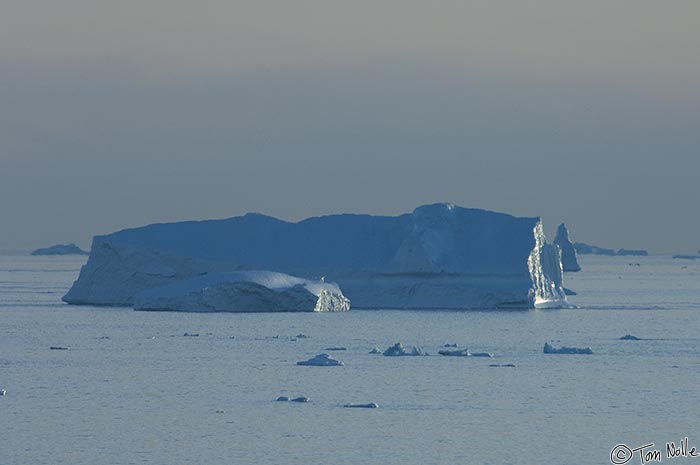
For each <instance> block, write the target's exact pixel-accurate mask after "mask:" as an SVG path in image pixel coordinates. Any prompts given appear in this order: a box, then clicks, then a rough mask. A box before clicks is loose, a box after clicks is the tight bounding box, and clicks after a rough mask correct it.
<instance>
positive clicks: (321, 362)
mask: <svg viewBox="0 0 700 465" xmlns="http://www.w3.org/2000/svg"><path fill="white" fill-rule="evenodd" d="M297 365H302V366H312V367H342V366H345V364H344V363H343V362H340V361H338V360H336V359H334V358H331V356H330V355H328V354H318V355H317V356H315V357H313V358H310V359H308V360H303V361H301V362H297Z"/></svg>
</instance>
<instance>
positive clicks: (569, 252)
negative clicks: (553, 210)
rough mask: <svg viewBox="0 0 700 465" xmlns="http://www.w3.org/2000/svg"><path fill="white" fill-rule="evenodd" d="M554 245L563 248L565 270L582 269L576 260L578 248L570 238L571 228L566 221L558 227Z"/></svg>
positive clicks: (562, 255)
mask: <svg viewBox="0 0 700 465" xmlns="http://www.w3.org/2000/svg"><path fill="white" fill-rule="evenodd" d="M554 245H556V246H557V247H559V250H561V265H562V268H563V270H564V271H581V267H580V266H579V264H578V261H577V260H576V250H575V249H574V244H572V243H571V240H570V239H569V230H568V229H566V225H565V224H564V223H562V224H560V225H559V227H558V228H557V235H556V236H555V237H554Z"/></svg>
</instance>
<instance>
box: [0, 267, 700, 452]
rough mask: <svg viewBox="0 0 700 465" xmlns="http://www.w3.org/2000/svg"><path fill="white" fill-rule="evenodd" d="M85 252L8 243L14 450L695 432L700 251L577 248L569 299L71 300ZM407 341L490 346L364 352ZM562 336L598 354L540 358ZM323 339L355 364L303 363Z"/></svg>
mask: <svg viewBox="0 0 700 465" xmlns="http://www.w3.org/2000/svg"><path fill="white" fill-rule="evenodd" d="M84 260H85V259H84V258H82V257H31V256H26V255H24V256H22V255H7V254H6V255H2V256H0V388H4V389H6V390H7V395H6V396H4V397H0V427H1V428H0V431H1V433H0V464H2V465H20V464H22V465H24V464H52V465H61V464H65V465H75V464H141V463H143V464H261V465H263V464H282V463H284V464H288V465H294V464H304V465H308V464H375V463H376V464H384V465H387V464H401V465H406V464H506V463H513V464H544V463H548V464H605V463H610V451H611V449H612V448H613V446H615V445H616V444H619V443H624V444H627V445H629V447H630V448H634V447H637V446H641V445H645V444H649V443H654V444H655V447H657V448H658V449H663V455H664V459H663V461H664V463H674V462H678V463H686V461H683V460H677V459H670V460H667V459H666V458H665V443H666V442H667V441H676V442H678V440H679V439H681V438H683V437H685V436H688V437H689V442H690V443H691V445H693V444H695V445H697V446H698V447H699V448H700V429H699V428H698V426H700V389H698V386H699V385H700V331H699V330H700V262H692V261H681V260H672V259H670V258H668V257H649V258H635V257H627V258H619V257H618V258H615V257H613V258H609V257H583V258H582V259H581V265H582V267H583V269H584V271H582V272H580V273H576V274H567V276H566V283H567V287H569V288H571V289H574V290H575V291H577V292H579V295H578V296H575V297H571V301H572V302H573V303H574V304H576V305H578V306H579V308H576V309H570V310H547V311H510V312H501V311H488V312H428V311H426V312H414V311H411V312H405V311H350V312H349V313H346V314H208V315H207V314H205V315H202V314H186V313H143V312H134V311H131V310H128V309H114V308H99V307H73V306H69V305H65V304H63V303H61V301H60V298H61V296H62V295H63V294H64V293H65V291H66V290H67V289H68V287H69V286H70V284H71V283H72V281H73V280H74V279H75V278H76V277H77V275H78V271H79V268H80V266H81V265H82V264H83V263H84ZM637 264H638V265H637ZM185 332H188V333H198V334H199V337H183V334H184V333H185ZM627 333H631V334H634V335H636V336H639V337H643V338H646V339H647V340H643V341H621V340H619V338H620V336H623V335H625V334H627ZM298 334H304V335H307V336H309V337H308V338H305V339H301V338H296V337H294V336H296V335H298ZM399 340H400V341H403V342H404V343H405V344H410V345H418V346H421V347H423V348H424V349H425V350H427V351H428V352H430V353H432V354H437V350H438V349H439V348H440V347H441V346H442V345H443V344H446V343H457V344H460V345H461V346H463V347H467V348H469V349H471V350H472V351H488V352H492V353H493V354H494V355H495V358H493V359H477V358H473V359H469V358H460V357H441V356H437V355H435V356H430V357H401V358H392V357H383V356H381V355H370V354H368V352H369V351H370V349H372V348H373V347H375V346H377V347H379V348H381V349H382V350H383V349H385V348H386V347H388V346H389V345H391V344H393V343H395V342H397V341H399ZM550 340H555V341H558V342H556V344H559V345H567V346H590V347H591V348H592V349H593V351H594V355H588V356H586V355H578V356H576V355H545V354H543V353H542V346H543V345H544V343H545V341H550ZM50 346H66V347H70V350H66V351H57V350H49V347H50ZM330 346H342V347H346V348H347V350H346V351H338V352H331V353H332V354H333V356H334V357H335V358H338V359H339V360H342V361H343V362H345V364H346V366H344V367H332V368H322V367H300V366H296V365H295V362H296V361H298V360H303V359H306V358H309V357H311V356H313V355H316V354H318V353H322V352H324V349H325V348H326V347H330ZM494 363H495V364H510V363H512V364H515V365H516V367H514V368H506V367H489V365H490V364H494ZM280 395H287V396H307V397H310V398H311V402H310V403H307V404H297V403H282V402H275V399H276V398H277V397H278V396H280ZM348 402H355V403H366V402H376V403H378V404H379V405H380V406H381V407H380V408H379V409H376V410H366V409H346V408H343V407H342V406H343V404H345V403H348ZM696 461H697V463H699V464H700V459H696ZM628 463H640V461H639V458H638V457H636V456H635V457H634V458H633V460H631V461H630V462H628ZM687 463H694V461H691V460H689V461H688V462H687Z"/></svg>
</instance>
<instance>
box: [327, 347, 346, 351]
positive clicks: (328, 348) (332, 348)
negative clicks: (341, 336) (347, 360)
mask: <svg viewBox="0 0 700 465" xmlns="http://www.w3.org/2000/svg"><path fill="white" fill-rule="evenodd" d="M323 350H348V349H347V348H346V347H326V348H325V349H323Z"/></svg>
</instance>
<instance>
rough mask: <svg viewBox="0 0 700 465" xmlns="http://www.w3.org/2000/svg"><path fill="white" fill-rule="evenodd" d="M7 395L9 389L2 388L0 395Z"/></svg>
mask: <svg viewBox="0 0 700 465" xmlns="http://www.w3.org/2000/svg"><path fill="white" fill-rule="evenodd" d="M6 395H7V391H6V390H5V389H0V397H2V396H6Z"/></svg>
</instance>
